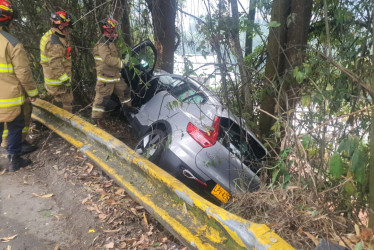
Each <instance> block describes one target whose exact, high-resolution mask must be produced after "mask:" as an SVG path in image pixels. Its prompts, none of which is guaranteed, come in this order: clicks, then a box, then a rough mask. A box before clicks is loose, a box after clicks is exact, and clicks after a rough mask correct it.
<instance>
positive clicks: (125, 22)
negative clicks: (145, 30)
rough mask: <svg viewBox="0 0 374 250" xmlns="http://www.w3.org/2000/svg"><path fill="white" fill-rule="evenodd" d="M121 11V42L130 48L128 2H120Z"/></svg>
mask: <svg viewBox="0 0 374 250" xmlns="http://www.w3.org/2000/svg"><path fill="white" fill-rule="evenodd" d="M121 9H122V17H121V18H120V20H121V29H122V34H123V40H124V41H125V43H126V44H127V45H128V46H129V47H132V45H133V44H132V40H131V25H130V16H129V14H130V6H129V2H128V0H121Z"/></svg>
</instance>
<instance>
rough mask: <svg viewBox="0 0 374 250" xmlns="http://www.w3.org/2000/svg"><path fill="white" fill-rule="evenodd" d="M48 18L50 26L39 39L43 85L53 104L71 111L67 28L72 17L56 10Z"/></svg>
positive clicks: (71, 95)
mask: <svg viewBox="0 0 374 250" xmlns="http://www.w3.org/2000/svg"><path fill="white" fill-rule="evenodd" d="M50 20H51V22H52V28H51V29H50V30H49V31H48V32H46V33H45V34H44V35H43V37H42V38H41V40H40V64H41V65H42V67H43V74H44V86H45V88H46V90H47V92H48V95H49V96H51V97H52V99H53V103H54V104H55V105H57V106H59V107H62V108H63V109H65V110H67V111H69V112H72V109H73V106H72V103H73V92H72V88H71V66H72V62H71V55H70V51H71V46H70V41H69V30H70V29H71V28H72V27H73V19H72V18H71V16H70V15H69V14H68V13H67V12H65V11H57V12H56V13H52V14H51V18H50Z"/></svg>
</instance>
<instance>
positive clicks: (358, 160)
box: [351, 149, 368, 183]
mask: <svg viewBox="0 0 374 250" xmlns="http://www.w3.org/2000/svg"><path fill="white" fill-rule="evenodd" d="M367 161H368V159H367V156H366V154H365V153H364V152H363V151H362V150H360V149H357V150H355V152H354V153H353V156H352V166H351V169H352V172H353V173H354V175H355V177H356V179H357V181H358V182H359V183H362V182H363V181H364V179H365V171H366V164H367Z"/></svg>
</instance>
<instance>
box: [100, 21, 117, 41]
mask: <svg viewBox="0 0 374 250" xmlns="http://www.w3.org/2000/svg"><path fill="white" fill-rule="evenodd" d="M99 25H100V29H101V32H102V33H103V34H104V35H105V36H106V37H108V38H109V39H111V40H115V39H116V38H117V37H118V34H117V31H116V27H117V26H118V23H117V21H116V20H114V19H111V18H107V19H103V20H101V21H100V22H99Z"/></svg>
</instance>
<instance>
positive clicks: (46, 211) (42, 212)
mask: <svg viewBox="0 0 374 250" xmlns="http://www.w3.org/2000/svg"><path fill="white" fill-rule="evenodd" d="M41 214H42V216H44V217H51V216H52V212H51V211H49V210H43V211H41Z"/></svg>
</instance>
